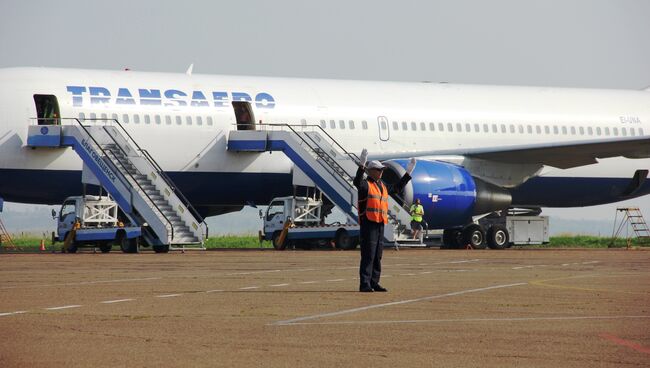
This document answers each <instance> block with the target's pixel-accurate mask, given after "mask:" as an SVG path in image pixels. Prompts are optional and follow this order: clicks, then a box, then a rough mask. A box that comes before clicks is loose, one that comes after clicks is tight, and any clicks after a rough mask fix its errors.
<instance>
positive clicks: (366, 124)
mask: <svg viewBox="0 0 650 368" xmlns="http://www.w3.org/2000/svg"><path fill="white" fill-rule="evenodd" d="M361 128H363V130H366V129H368V122H367V121H365V120H363V121H361Z"/></svg>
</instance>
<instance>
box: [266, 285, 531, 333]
mask: <svg viewBox="0 0 650 368" xmlns="http://www.w3.org/2000/svg"><path fill="white" fill-rule="evenodd" d="M522 285H528V283H527V282H519V283H516V284H504V285H495V286H488V287H484V288H479V289H468V290H461V291H454V292H451V293H447V294H440V295H432V296H425V297H422V298H417V299H407V300H400V301H395V302H390V303H381V304H372V305H367V306H364V307H359V308H352V309H344V310H341V311H337V312H330V313H322V314H315V315H311V316H306V317H299V318H294V319H289V320H285V321H277V322H274V323H271V325H276V326H279V325H291V324H294V323H295V322H302V321H308V320H313V319H319V318H325V317H334V316H340V315H344V314H351V313H357V312H363V311H367V310H370V309H377V308H383V307H391V306H395V305H403V304H409V303H416V302H422V301H426V300H433V299H441V298H445V297H449V296H457V295H463V294H470V293H478V292H482V291H488V290H495V289H504V288H509V287H514V286H522Z"/></svg>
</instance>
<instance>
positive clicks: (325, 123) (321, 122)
mask: <svg viewBox="0 0 650 368" xmlns="http://www.w3.org/2000/svg"><path fill="white" fill-rule="evenodd" d="M320 127H321V128H323V129H325V128H327V122H326V121H325V120H321V121H320Z"/></svg>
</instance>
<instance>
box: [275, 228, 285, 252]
mask: <svg viewBox="0 0 650 368" xmlns="http://www.w3.org/2000/svg"><path fill="white" fill-rule="evenodd" d="M281 233H282V232H281V231H276V232H274V233H273V248H275V250H284V248H286V246H287V239H286V238H285V239H284V243H282V244H280V243H279V240H280V234H281Z"/></svg>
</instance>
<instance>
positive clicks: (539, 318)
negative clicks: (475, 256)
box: [288, 316, 650, 325]
mask: <svg viewBox="0 0 650 368" xmlns="http://www.w3.org/2000/svg"><path fill="white" fill-rule="evenodd" d="M648 318H650V316H575V317H520V318H516V317H515V318H458V319H413V320H386V321H332V322H297V323H290V324H288V325H366V324H367V325H374V324H399V323H404V324H408V323H412V324H418V323H450V322H453V323H459V322H460V323H463V322H530V321H580V320H598V319H648Z"/></svg>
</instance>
